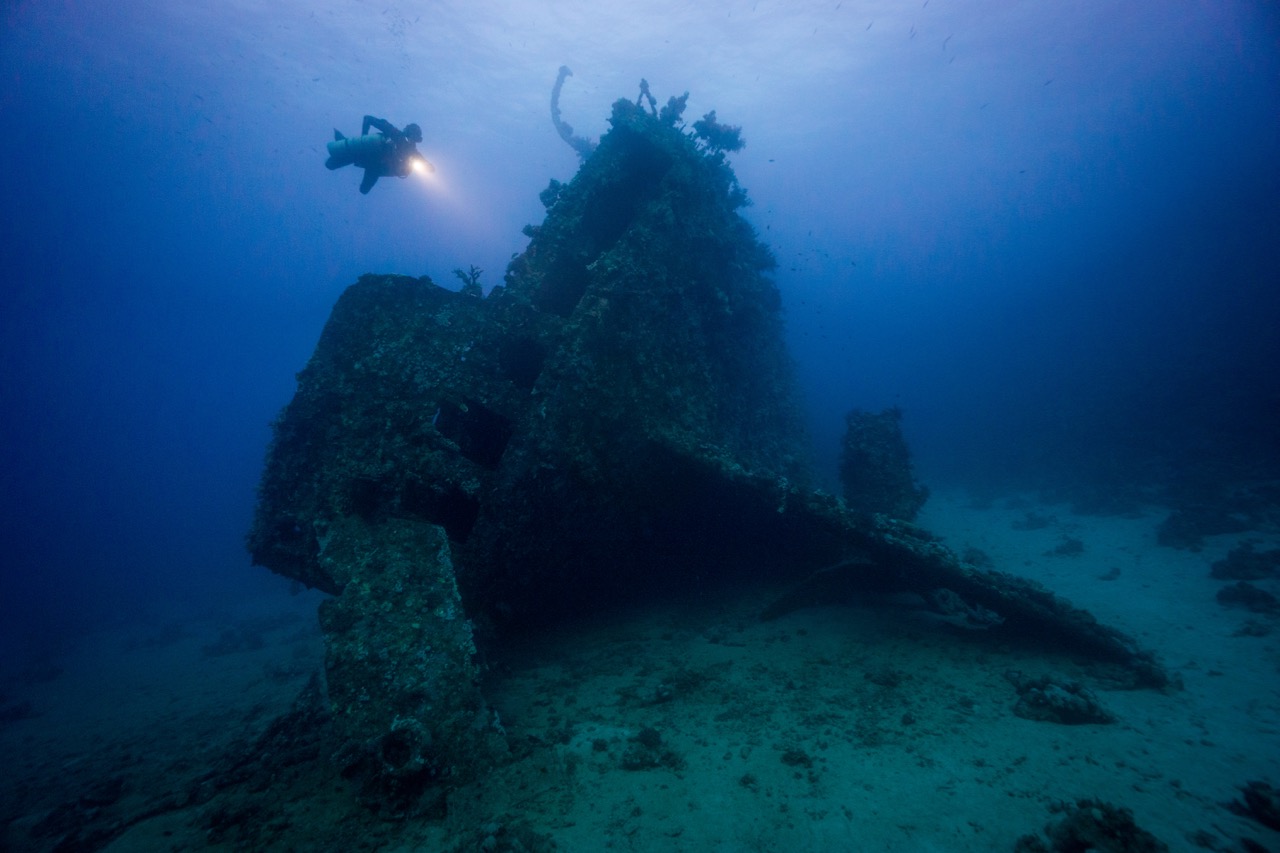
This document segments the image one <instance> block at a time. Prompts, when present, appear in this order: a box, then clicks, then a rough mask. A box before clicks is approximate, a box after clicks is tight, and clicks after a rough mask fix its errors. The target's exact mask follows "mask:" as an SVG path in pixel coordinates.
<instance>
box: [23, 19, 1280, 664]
mask: <svg viewBox="0 0 1280 853" xmlns="http://www.w3.org/2000/svg"><path fill="white" fill-rule="evenodd" d="M3 16H4V17H3V31H2V33H0V71H2V72H3V77H2V79H3V87H2V88H0V148H2V150H3V153H4V163H5V169H4V170H3V172H2V173H0V198H2V199H3V200H4V203H3V205H0V223H2V224H0V370H2V373H0V412H2V413H3V443H2V445H0V453H2V456H0V467H2V472H3V482H4V489H3V501H4V505H3V509H2V512H0V531H2V533H0V535H2V537H3V539H2V541H0V549H2V551H0V559H2V561H3V562H2V569H0V570H2V572H3V592H2V594H0V622H2V624H3V629H0V637H2V638H3V640H4V642H5V644H6V646H7V647H8V648H14V649H19V650H20V654H26V653H30V652H32V650H33V649H34V648H35V647H46V646H47V645H48V644H50V643H52V642H55V641H56V640H57V638H58V637H59V636H62V635H64V634H67V633H72V632H80V631H83V630H86V629H89V628H93V627H97V626H101V625H103V624H116V623H119V622H121V621H128V620H131V619H136V618H144V617H150V616H153V615H154V614H155V613H157V612H159V613H169V612H176V611H181V610H182V609H183V608H192V609H198V608H206V607H214V606H217V605H218V604H219V603H221V602H226V601H235V600H238V599H242V598H244V597H247V596H254V595H259V594H264V593H267V592H271V591H273V590H279V589H283V582H282V581H279V580H278V579H276V578H274V577H272V576H271V575H269V574H268V573H267V572H266V571H265V570H262V569H254V568H251V567H250V566H249V561H248V557H247V554H246V552H245V548H244V535H245V532H246V530H247V529H248V526H249V522H250V518H251V515H252V510H253V506H254V500H255V497H254V487H255V483H256V481H257V478H258V476H259V474H260V472H261V468H262V463H263V459H264V453H265V449H266V446H267V443H268V441H269V438H270V430H269V424H270V422H271V421H272V419H273V418H274V417H275V416H276V415H277V414H278V413H279V411H280V410H281V408H282V407H283V406H284V405H285V404H286V403H287V402H288V401H289V399H290V397H291V395H292V393H293V390H294V376H295V374H296V372H297V371H299V370H300V369H301V368H302V367H303V365H304V364H305V363H306V360H307V358H308V357H309V355H310V354H311V351H312V349H313V348H314V346H315V344H316V340H317V338H318V336H319V333H320V330H321V327H322V325H323V323H324V321H325V319H326V317H327V316H328V312H329V310H330V308H331V307H332V306H333V304H334V302H335V300H336V299H337V298H338V296H339V295H340V294H341V293H342V291H343V289H344V288H345V287H347V286H348V285H349V284H351V283H352V282H354V281H355V279H356V278H357V277H358V276H359V275H361V274H363V273H366V272H380V273H401V274H406V275H411V276H420V275H429V276H431V277H432V278H433V279H434V280H435V281H437V282H439V283H443V284H447V285H449V286H456V285H457V280H456V279H455V278H454V276H453V274H452V271H453V270H454V269H457V268H462V269H466V268H468V267H469V266H470V265H475V266H477V267H479V268H481V269H482V270H483V271H484V272H483V275H482V278H481V283H482V284H483V285H484V287H485V288H486V289H488V288H490V287H492V286H493V285H495V284H499V283H500V282H501V281H502V275H503V270H504V267H505V265H506V264H507V262H508V261H509V260H510V259H511V258H512V256H513V255H515V254H516V253H518V252H520V251H522V250H523V248H524V247H525V245H526V243H527V239H526V238H525V237H524V236H522V233H521V229H522V228H523V227H524V226H525V225H527V224H531V223H537V222H540V221H541V219H542V216H543V213H544V211H543V207H542V205H541V203H540V202H539V199H538V194H539V192H540V191H541V190H543V189H544V188H545V187H546V186H547V184H548V181H549V180H550V179H553V178H554V179H557V180H560V181H568V180H569V179H570V178H571V177H572V176H573V174H574V173H575V171H576V169H577V167H578V165H579V161H578V157H577V155H576V153H575V152H574V151H573V150H572V149H571V148H569V147H568V146H566V145H565V144H564V142H563V141H562V140H561V139H560V138H559V137H558V136H557V134H556V132H555V129H554V128H553V126H552V123H551V120H550V115H549V99H550V91H551V87H552V84H553V83H554V81H555V78H556V73H557V70H558V68H559V67H560V66H561V65H562V64H567V65H568V66H570V67H571V68H572V70H573V76H572V77H570V78H569V79H568V80H567V81H566V82H565V85H564V89H563V95H562V98H561V102H560V107H561V110H562V113H563V117H564V119H565V120H566V121H568V122H569V123H570V124H572V125H573V127H574V129H575V130H576V131H577V133H578V134H580V135H583V136H587V137H590V138H593V139H594V138H598V137H599V136H600V135H601V134H602V133H603V132H605V131H606V130H607V127H608V125H607V118H608V116H609V109H610V104H611V103H612V102H613V101H614V100H615V99H617V98H620V97H626V98H635V97H636V96H637V93H638V91H639V89H638V87H639V82H640V80H641V78H644V79H647V80H648V82H649V85H650V87H651V89H652V91H653V92H654V94H655V95H656V96H657V98H658V99H659V100H660V101H661V100H665V99H666V98H667V97H668V96H669V95H679V94H681V93H683V92H685V91H688V92H689V93H690V98H689V109H688V111H687V113H686V115H687V116H688V117H690V119H691V120H692V117H696V116H701V115H702V114H704V113H706V112H707V111H709V110H712V109H714V110H716V112H717V115H718V117H719V118H720V120H721V121H724V122H728V123H731V124H734V125H740V126H741V127H742V130H743V136H744V138H745V139H746V143H747V144H746V147H745V148H744V149H743V150H742V151H740V152H737V153H736V154H734V155H733V156H732V158H731V161H732V165H733V168H734V170H735V171H736V173H737V175H738V178H739V181H740V182H741V184H742V186H743V187H745V188H746V190H747V191H748V193H749V194H750V197H751V199H752V201H753V205H752V206H751V207H749V208H747V209H746V210H745V213H744V215H745V216H746V217H747V219H748V220H749V221H750V222H751V223H752V224H753V225H754V226H755V228H756V229H757V231H758V233H759V235H760V237H761V239H762V240H763V241H764V242H765V243H767V244H768V245H769V246H770V247H771V248H772V250H773V252H774V254H775V255H776V258H777V261H778V268H777V270H776V272H775V278H776V281H777V283H778V286H779V289H780V290H781V293H782V298H783V303H784V309H785V312H786V317H787V328H788V336H789V343H790V345H791V348H792V355H793V357H794V360H795V363H796V369H797V374H798V376H799V379H800V384H801V388H802V390H803V393H804V402H805V406H806V414H807V419H808V427H809V431H810V434H811V437H812V439H813V443H814V460H815V461H814V467H815V477H816V479H817V480H818V482H819V483H821V484H825V485H826V486H827V487H828V488H834V485H833V484H834V480H835V470H836V458H837V447H838V441H839V438H840V435H841V432H842V430H843V428H844V420H843V416H844V414H845V413H846V412H847V411H848V410H849V409H851V408H854V407H859V408H864V409H872V410H876V409H881V408H884V407H888V406H897V407H900V408H901V409H902V411H903V413H904V414H903V425H904V429H905V430H906V433H907V436H908V439H909V440H910V442H911V444H912V448H913V451H914V454H915V461H916V466H917V472H918V474H919V475H920V477H921V479H922V480H923V481H924V482H926V483H927V484H931V485H938V484H944V483H945V484H953V485H970V486H972V487H974V488H980V487H981V488H987V487H997V486H1013V487H1035V488H1043V487H1055V486H1061V485H1062V484H1063V483H1064V482H1069V481H1072V480H1073V479H1075V480H1078V479H1079V478H1082V477H1089V478H1094V480H1095V482H1101V483H1118V482H1132V481H1133V480H1134V479H1135V478H1140V477H1141V476H1147V475H1151V472H1152V471H1158V472H1163V473H1165V474H1168V472H1169V470H1170V469H1171V468H1174V469H1176V468H1177V466H1178V465H1179V464H1181V463H1182V462H1187V464H1193V463H1192V462H1190V461H1188V460H1195V459H1203V458H1204V457H1205V456H1206V455H1208V456H1209V457H1212V459H1213V460H1215V464H1220V465H1223V466H1250V465H1254V466H1261V467H1271V466H1275V464H1276V462H1277V454H1278V453H1280V448H1278V447H1277V444H1278V441H1280V439H1278V438H1277V436H1278V435H1280V334H1277V330H1278V329H1280V205H1278V204H1277V199H1280V109H1278V107H1280V14H1278V13H1277V8H1276V6H1275V4H1272V3H1263V2H1236V1H1235V0H1217V2H1191V0H1175V2H1168V0H1159V2H1157V0H1137V2H1125V3H1118V2H1117V3H1110V2H1065V3H1044V2H1038V0H1035V1H1034V2H1033V1H1032V0H1027V2H1013V0H973V2H965V1H964V0H921V2H907V3H904V2H888V1H887V0H881V1H880V2H862V1H861V0H824V2H799V0H793V1H792V2H786V0H730V2H718V3H706V4H692V3H687V2H640V3H610V2H576V0H575V1H574V2H556V3H533V2H520V3H518V2H431V3H427V2H401V0H392V2H381V3H372V4H370V3H363V2H355V1H354V0H326V1H325V2H307V3H301V2H297V3H295V2H289V0H280V2H273V3H262V2H250V0H228V2H218V3H205V2H181V3H175V2H160V1H159V0H116V2H111V3H101V2H78V0H65V2H56V3H55V2H17V3H16V4H14V3H9V4H6V9H5V11H4V12H3ZM366 113H370V114H373V115H376V116H380V117H383V118H386V119H388V120H389V121H391V122H392V123H394V124H396V125H398V126H401V127H403V126H404V125H405V124H407V123H409V122H417V123H419V124H420V125H421V126H422V129H423V134H424V142H423V143H422V144H421V145H420V148H421V150H422V151H423V153H424V154H425V156H426V157H427V158H428V159H429V160H430V161H431V162H432V163H433V164H434V165H435V167H436V171H435V172H434V173H433V174H432V175H430V176H429V177H420V176H416V175H415V176H411V177H409V178H407V179H404V180H396V179H391V178H386V179H383V180H382V181H380V182H379V183H378V185H377V186H376V187H374V188H373V190H372V192H371V193H369V194H368V195H367V196H363V195H361V194H360V193H359V192H358V190H357V187H358V184H359V173H358V172H356V171H355V170H353V169H345V170H338V171H334V172H330V171H326V169H325V168H324V165H323V164H324V159H325V143H326V142H327V141H329V140H330V139H332V138H333V137H332V134H333V131H334V129H338V130H340V131H342V132H343V133H345V134H347V135H354V134H357V133H358V132H359V129H360V128H359V124H360V120H361V117H362V116H363V115H365V114H366ZM1195 464H1198V463H1195ZM1153 476H1154V475H1153Z"/></svg>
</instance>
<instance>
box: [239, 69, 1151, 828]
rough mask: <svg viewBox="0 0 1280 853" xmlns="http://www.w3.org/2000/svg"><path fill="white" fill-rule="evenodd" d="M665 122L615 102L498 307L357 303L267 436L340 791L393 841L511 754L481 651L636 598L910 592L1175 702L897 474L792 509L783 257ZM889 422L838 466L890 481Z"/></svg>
mask: <svg viewBox="0 0 1280 853" xmlns="http://www.w3.org/2000/svg"><path fill="white" fill-rule="evenodd" d="M643 94H644V95H645V96H647V95H648V92H647V87H646V88H645V89H644V90H643ZM683 107H684V99H683V98H681V99H675V98H673V99H671V100H670V101H669V102H668V103H667V105H666V107H664V108H663V109H661V110H658V109H657V105H656V104H655V103H654V102H653V99H652V97H651V96H649V97H648V108H647V109H646V106H645V101H644V98H643V97H642V99H641V100H640V101H638V102H636V103H633V102H630V101H626V100H620V101H618V102H617V103H615V104H614V106H613V113H612V117H611V119H610V123H611V126H612V129H611V130H610V131H609V133H607V134H606V135H605V136H604V137H603V138H602V139H601V140H600V141H599V144H598V145H597V146H595V148H594V149H593V150H590V151H589V156H586V158H585V162H584V163H583V165H582V168H581V170H580V171H579V173H578V174H577V176H576V177H575V178H574V179H573V180H572V181H571V182H570V183H568V184H563V185H562V184H559V183H557V182H554V181H553V182H552V184H551V186H549V187H548V189H547V190H546V191H545V192H544V193H543V194H542V200H543V202H544V204H545V205H546V207H547V216H546V219H545V221H544V222H543V223H542V225H540V226H531V227H529V228H528V229H527V234H528V236H529V237H530V242H529V246H528V248H527V249H526V250H525V251H524V252H523V253H522V254H520V255H519V256H518V257H516V258H515V259H514V260H513V261H512V262H511V264H510V266H509V268H508V270H507V272H506V277H505V281H504V284H503V285H502V286H498V287H495V288H493V290H492V291H491V292H490V293H489V295H488V296H487V298H485V297H481V296H480V295H479V294H478V292H477V291H478V290H479V289H478V288H476V287H467V288H464V290H463V291H462V292H460V293H459V292H453V291H450V290H447V289H444V288H442V287H439V286H437V285H436V284H434V283H433V282H432V281H430V280H429V279H427V278H425V277H424V278H418V279H414V278H407V277H404V276H394V275H383V276H373V275H370V276H364V277H362V278H361V280H360V281H359V282H358V283H356V284H354V285H352V286H351V287H350V288H349V289H348V290H347V291H346V292H345V293H344V294H343V296H342V297H341V299H340V300H339V301H338V303H337V305H336V306H335V307H334V310H333V313H332V316H331V317H330V319H329V321H328V323H327V325H326V326H325V329H324V332H323V334H322V336H321V339H320V342H319V344H318V346H317V348H316V351H315V354H314V355H313V356H312V358H311V360H310V362H309V363H308V365H307V366H306V368H305V369H304V370H303V371H302V373H301V374H299V376H298V389H297V393H296V395H295V397H294V399H293V401H292V402H291V403H290V404H289V406H288V407H287V408H286V409H285V411H284V412H283V414H282V415H281V416H280V418H279V420H278V422H277V423H276V424H275V435H274V440H273V443H272V445H271V448H270V451H269V455H268V459H267V464H266V468H265V471H264V473H263V476H262V481H261V485H260V491H259V504H258V508H257V513H256V516H255V519H254V522H253V527H252V530H251V532H250V534H249V547H250V550H251V552H252V555H253V558H254V561H255V563H257V564H260V565H262V566H265V567H267V568H269V569H271V570H272V571H275V572H278V573H280V574H282V575H285V576H287V577H290V578H294V579H296V580H298V581H301V582H302V583H305V584H307V585H308V586H311V587H317V588H319V589H321V590H323V591H325V592H327V593H330V594H331V595H332V598H331V599H330V600H328V601H327V602H326V603H325V604H324V605H323V607H322V608H321V625H322V628H323V630H324V633H325V638H326V648H327V660H326V680H327V696H328V702H329V706H330V710H331V712H332V717H331V720H332V723H331V724H332V726H333V728H334V733H335V734H336V736H337V738H338V740H339V742H340V743H341V744H342V746H341V748H340V749H339V750H338V755H339V758H340V765H341V769H342V772H343V773H344V775H347V776H348V777H352V778H357V779H359V780H361V781H362V782H363V784H364V790H365V792H366V796H367V797H368V798H369V799H370V801H373V802H379V803H381V804H382V807H383V808H385V809H386V810H387V812H388V813H390V814H405V813H411V812H415V811H416V812H421V811H430V810H432V808H434V807H436V806H439V798H440V797H441V796H442V794H441V792H442V791H445V790H447V789H448V788H449V787H450V786H451V785H453V784H457V783H459V782H461V781H463V780H466V779H467V778H469V777H472V776H473V775H474V774H476V773H477V772H479V771H480V770H482V769H483V768H484V767H486V766H488V765H489V764H491V763H492V762H493V761H495V760H498V759H499V757H500V756H501V755H502V754H503V753H504V752H505V750H506V749H507V746H508V745H507V744H506V742H505V738H504V733H503V730H502V724H501V721H500V720H498V719H497V717H496V715H495V714H494V713H493V712H492V711H491V710H490V709H489V708H488V707H487V705H486V702H485V698H484V696H483V695H481V690H480V688H479V687H478V686H477V685H478V675H479V668H478V665H477V663H476V651H477V646H479V647H480V648H481V650H482V651H483V649H484V648H485V647H486V645H487V642H488V640H489V639H490V638H492V637H494V636H497V635H499V634H500V633H501V632H502V631H503V630H504V628H505V627H507V626H513V625H521V626H524V627H528V626H530V625H538V624H543V623H546V622H548V621H550V620H555V619H557V618H559V617H561V616H564V615H566V614H572V613H576V612H582V611H585V610H591V609H596V608H601V607H606V606H608V605H609V604H610V603H612V602H617V601H620V600H625V599H627V598H630V597H634V596H636V595H637V594H639V593H640V592H642V591H644V590H648V589H653V588H655V587H663V588H676V589H680V588H692V587H693V586H694V585H695V584H698V585H703V586H705V587H707V588H711V586H712V585H713V584H714V582H715V581H716V580H717V579H719V580H723V579H726V578H743V579H748V578H750V579H759V578H771V579H773V580H775V581H783V582H785V581H791V582H793V583H794V587H793V589H792V592H790V593H788V594H787V595H784V596H783V597H782V598H781V599H780V600H779V601H778V603H777V604H775V605H774V606H773V607H771V608H769V611H770V612H769V614H768V615H778V613H781V612H785V611H786V610H790V609H794V608H796V607H802V606H805V605H806V604H808V603H812V602H813V601H818V600H828V599H829V598H830V597H831V596H832V595H833V594H845V593H848V592H849V591H851V590H870V591H875V592H880V593H910V594H914V595H917V596H918V597H919V598H920V600H921V601H922V602H924V603H925V605H926V606H929V607H931V608H933V609H935V610H936V611H937V612H938V613H939V614H940V615H942V616H944V617H945V618H947V619H949V620H951V621H953V622H954V623H955V624H957V625H960V626H962V627H965V628H971V629H974V630H975V631H979V632H981V633H982V634H983V635H991V634H996V635H999V636H1001V637H1003V638H1006V639H1007V641H1009V642H1018V643H1023V644H1038V645H1039V646H1041V647H1045V648H1052V649H1054V650H1055V651H1058V652H1066V653H1069V654H1073V655H1076V656H1079V657H1082V658H1088V659H1091V660H1093V661H1095V662H1097V663H1099V664H1101V665H1103V669H1105V671H1106V673H1107V677H1108V679H1109V681H1110V682H1111V683H1120V684H1124V685H1128V686H1150V687H1162V686H1165V685H1167V684H1168V683H1169V681H1170V679H1169V676H1168V675H1167V673H1166V672H1165V670H1164V669H1163V668H1162V667H1161V666H1160V665H1159V664H1158V663H1157V662H1156V661H1155V659H1154V658H1153V657H1152V656H1151V655H1150V654H1149V653H1147V652H1145V651H1142V650H1141V649H1139V648H1138V646H1137V644H1136V643H1135V642H1134V641H1133V640H1132V639H1130V638H1129V637H1127V636H1125V635H1124V634H1122V633H1120V632H1119V631H1116V630H1114V629H1112V628H1109V627H1106V626H1103V625H1100V624H1098V623H1097V621H1096V620H1094V619H1093V617H1092V616H1090V614H1088V613H1087V612H1085V611H1082V610H1080V609H1077V608H1075V607H1073V606H1071V605H1070V604H1069V603H1067V602H1065V601H1063V600H1062V599H1060V598H1058V597H1056V596H1055V595H1053V594H1052V593H1050V592H1049V591H1047V590H1045V589H1044V588H1042V587H1040V586H1038V585H1036V584H1034V583H1031V582H1029V581H1025V580H1022V579H1019V578H1017V577H1014V576H1011V575H1007V574H1003V573H1000V572H997V571H992V570H988V569H982V568H979V567H977V566H974V565H972V564H969V563H966V562H964V561H962V560H961V559H959V558H957V557H956V556H955V555H954V554H953V553H951V552H950V551H949V550H948V549H946V548H945V547H943V546H942V545H941V544H940V543H939V542H937V541H936V540H935V539H934V538H933V537H931V536H930V535H929V534H928V533H926V532H925V531H923V530H921V529H919V528H917V527H915V526H913V525H912V524H910V523H909V521H907V520H905V518H904V517H909V514H910V513H909V512H908V510H910V511H914V510H913V508H918V506H919V502H921V501H922V499H923V493H921V492H918V491H915V489H916V486H915V485H914V483H913V481H912V480H911V478H910V474H909V470H907V471H903V470H898V471H892V470H884V471H877V472H875V477H873V478H872V479H873V480H875V481H876V482H878V483H899V484H905V488H906V489H907V493H906V494H905V496H903V495H899V497H900V498H903V500H900V501H897V502H895V503H892V504H891V505H890V504H886V505H883V506H880V507H878V508H877V507H875V506H868V505H866V494H869V492H868V491H867V490H866V489H861V490H860V491H859V493H860V495H862V498H861V499H860V501H859V506H858V507H857V508H856V511H855V510H854V509H851V508H850V507H849V506H848V505H847V504H846V502H845V501H842V500H840V499H838V498H836V497H834V496H831V495H828V494H825V493H823V492H820V491H815V490H813V489H811V488H810V487H808V486H807V485H806V476H805V465H804V460H805V458H806V449H805V441H804V436H803V434H802V430H801V428H800V420H799V417H798V415H797V406H796V400H795V396H794V389H793V385H792V379H791V371H790V363H789V357H788V354H787V352H786V350H785V347H784V343H783V334H782V313H781V301H780V298H779V294H778V291H777V288H776V287H775V285H774V283H773V281H772V280H771V279H770V277H769V272H770V270H771V269H772V267H773V259H772V257H771V255H770V253H769V251H768V249H766V248H765V247H764V246H763V245H761V244H760V243H759V242H758V241H757V239H756V235H755V233H754V232H753V229H752V228H751V226H750V225H749V224H748V223H747V222H746V221H745V220H744V219H743V218H742V217H741V216H740V215H739V213H738V209H739V208H740V207H742V206H743V205H744V204H745V203H746V194H745V192H744V191H743V190H742V188H741V187H739V185H738V183H737V180H736V178H735V176H734V174H733V172H732V170H731V169H730V167H729V165H728V164H727V162H726V160H725V153H726V151H727V150H733V149H734V148H736V147H740V146H741V138H740V136H739V133H738V130H737V128H732V127H729V126H726V125H723V124H720V123H718V122H717V121H716V119H715V115H714V113H709V114H708V115H707V116H704V117H703V119H701V120H700V121H698V122H696V123H694V125H693V126H692V127H686V126H685V125H684V124H683V122H682V117H681V113H682V111H683ZM587 153H588V152H587V151H586V150H585V149H584V154H587ZM472 279H473V281H472V284H474V273H473V275H472ZM885 417H887V418H888V420H887V421H885V424H884V425H887V426H888V427H891V429H889V430H888V433H889V434H882V433H884V430H881V431H880V433H878V434H877V435H876V436H870V437H869V436H868V435H867V434H864V435H863V436H862V438H860V439H857V440H856V441H853V442H851V443H850V444H851V446H858V444H859V442H860V443H861V444H862V445H865V444H866V443H867V441H869V440H870V438H876V440H877V441H879V442H881V445H882V446H884V447H888V448H889V450H890V451H892V452H886V453H885V454H881V456H882V457H883V459H882V460H881V461H880V462H879V463H877V464H888V465H890V466H892V465H894V464H897V465H899V466H906V465H907V464H908V463H907V460H906V455H905V445H904V446H903V447H902V448H898V446H897V444H898V442H900V436H898V437H897V438H896V439H895V438H894V434H896V422H897V421H896V415H887V416H885ZM890 422H891V423H890ZM884 425H882V426H884ZM855 457H856V455H855V456H851V455H848V454H847V455H846V466H845V467H846V468H847V469H848V468H850V467H852V468H853V469H855V470H853V471H852V472H851V471H850V470H846V471H845V472H844V474H845V479H846V483H848V482H849V478H850V477H851V476H853V477H857V475H858V471H857V470H856V469H857V458H855ZM850 459H852V462H850ZM885 459H887V460H888V462H887V463H886V462H885V461H884V460H885ZM865 464H872V463H870V462H867V463H865ZM863 473H867V472H865V471H864V472H863ZM895 516H899V517H895ZM1099 671H1101V670H1099ZM424 803H425V804H426V805H424ZM433 804H434V805H433Z"/></svg>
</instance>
